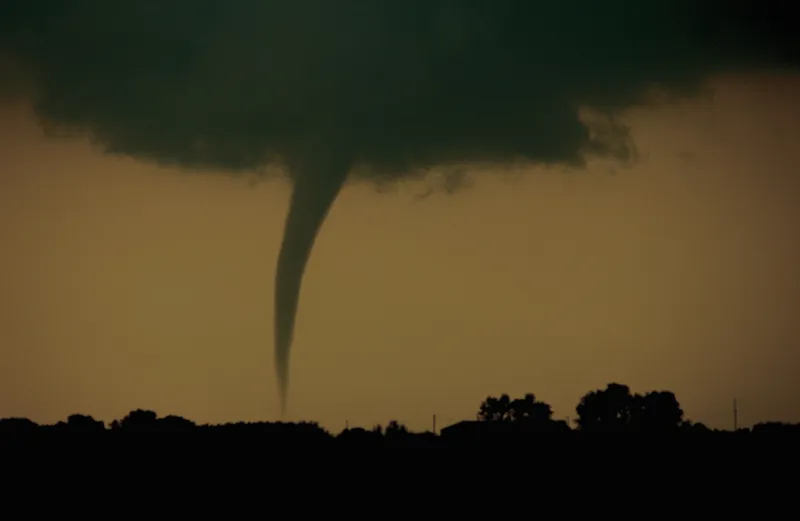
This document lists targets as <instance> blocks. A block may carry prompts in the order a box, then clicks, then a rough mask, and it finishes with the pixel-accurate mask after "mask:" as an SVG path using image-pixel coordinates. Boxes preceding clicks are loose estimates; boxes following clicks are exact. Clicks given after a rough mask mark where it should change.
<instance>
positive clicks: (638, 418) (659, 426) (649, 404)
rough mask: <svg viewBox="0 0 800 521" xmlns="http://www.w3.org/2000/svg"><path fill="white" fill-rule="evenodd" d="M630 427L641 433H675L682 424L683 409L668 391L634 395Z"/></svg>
mask: <svg viewBox="0 0 800 521" xmlns="http://www.w3.org/2000/svg"><path fill="white" fill-rule="evenodd" d="M633 400H634V410H633V416H632V418H631V419H632V423H633V425H632V427H634V428H636V429H637V430H642V431H657V432H666V431H677V430H678V429H680V428H681V425H682V423H683V409H682V408H681V405H680V403H679V402H678V399H677V398H676V397H675V394H674V393H672V392H670V391H651V392H649V393H647V394H645V395H644V396H641V395H638V394H637V395H635V396H634V397H633Z"/></svg>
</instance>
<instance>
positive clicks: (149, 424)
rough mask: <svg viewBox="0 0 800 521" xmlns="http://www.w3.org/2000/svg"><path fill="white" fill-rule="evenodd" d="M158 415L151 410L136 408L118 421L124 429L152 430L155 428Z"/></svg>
mask: <svg viewBox="0 0 800 521" xmlns="http://www.w3.org/2000/svg"><path fill="white" fill-rule="evenodd" d="M157 421H158V415H157V414H156V413H155V412H153V411H148V410H143V409H136V410H135V411H131V412H129V413H128V415H127V416H125V417H124V418H123V419H122V421H121V422H120V427H121V428H122V430H124V431H153V430H156V428H157V423H156V422H157Z"/></svg>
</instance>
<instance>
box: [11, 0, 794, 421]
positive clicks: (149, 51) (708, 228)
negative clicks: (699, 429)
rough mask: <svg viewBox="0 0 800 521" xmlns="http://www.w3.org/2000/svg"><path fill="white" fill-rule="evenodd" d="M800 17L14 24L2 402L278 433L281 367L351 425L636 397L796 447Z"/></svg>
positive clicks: (413, 6) (484, 11)
mask: <svg viewBox="0 0 800 521" xmlns="http://www.w3.org/2000/svg"><path fill="white" fill-rule="evenodd" d="M788 9H789V6H788V3H786V2H783V1H782V0H760V1H759V2H743V3H737V4H735V5H733V4H730V2H726V1H724V0H704V1H702V2H698V1H697V0H670V1H662V2H657V1H654V2H651V3H642V2H638V3H637V2H633V3H632V2H630V1H629V0H605V1H603V2H598V1H597V0H569V1H563V2H555V3H554V2H540V1H533V0H530V1H522V0H497V1H495V2H492V3H490V4H489V3H485V2H480V1H475V0H458V1H454V0H405V1H403V2H384V1H380V0H340V1H338V2H330V1H328V0H291V1H289V0H259V1H255V0H230V1H229V2H218V1H216V0H162V1H160V2H138V1H133V0H130V1H119V2H114V3H109V2H97V1H95V0H73V1H71V2H68V3H64V2H60V1H59V0H3V1H0V103H1V104H2V105H3V107H4V109H3V110H4V111H5V112H6V113H7V114H8V117H7V118H4V119H3V120H2V124H1V125H2V129H0V130H2V132H3V133H4V134H5V135H6V136H7V139H5V140H4V143H3V145H2V146H3V147H4V148H6V149H7V150H6V153H5V154H4V155H3V156H2V157H3V158H2V160H0V161H2V163H0V167H2V168H3V174H2V175H3V178H2V182H3V184H4V185H7V189H5V190H3V198H4V200H5V199H7V201H5V202H6V203H7V204H5V205H4V207H3V211H4V212H9V216H8V219H6V221H5V222H6V223H7V224H5V226H7V227H8V230H7V235H8V237H7V241H4V245H5V244H8V245H9V246H10V247H9V248H7V251H10V252H12V254H11V255H9V256H8V258H7V259H6V260H4V262H8V263H9V266H8V269H7V270H6V273H8V285H9V288H8V289H9V290H8V291H7V292H5V295H7V296H5V297H3V298H7V299H9V300H8V305H7V307H8V308H9V312H8V315H7V318H4V320H7V321H8V327H6V328H4V331H8V336H9V339H10V340H9V342H8V345H10V346H12V347H10V348H9V353H10V354H9V358H10V360H11V363H10V364H7V365H5V366H4V369H3V370H5V371H9V372H10V374H12V375H13V378H12V380H13V382H12V384H13V386H14V387H13V388H14V389H17V390H18V389H22V388H24V385H26V384H24V383H20V382H18V381H17V379H19V378H21V377H22V375H26V374H28V373H29V372H30V373H31V374H34V373H36V372H37V371H45V373H36V374H38V376H37V377H33V378H31V379H29V380H26V382H28V384H27V385H33V387H31V389H35V390H36V393H41V392H44V391H43V389H46V390H47V392H48V393H52V395H50V394H48V397H47V398H40V399H37V401H36V403H37V405H36V406H35V407H34V408H37V407H44V406H45V404H47V405H46V406H47V407H48V408H52V407H55V406H56V404H59V405H58V407H59V409H58V410H61V408H62V407H64V406H65V404H64V403H59V401H60V400H67V399H68V397H71V398H69V399H70V400H73V401H75V402H76V403H77V404H83V406H82V407H84V409H85V407H90V405H89V404H90V403H96V406H97V407H101V406H103V407H112V406H113V407H119V406H120V404H122V403H129V402H131V401H136V404H135V406H136V407H143V406H144V407H151V408H155V409H158V410H159V411H160V412H165V411H163V409H164V408H165V407H166V408H167V409H170V410H171V411H172V412H177V413H179V414H186V415H187V416H190V417H192V418H194V419H197V420H201V421H202V420H203V419H204V418H205V417H216V416H218V415H219V414H226V415H234V417H236V418H237V419H238V418H242V417H265V416H270V415H273V414H274V411H273V410H272V409H271V405H270V404H269V403H270V399H269V397H270V396H271V394H272V393H270V392H269V390H268V389H269V387H265V386H264V382H265V377H266V373H265V372H264V371H263V369H264V368H265V367H267V366H269V365H270V364H269V363H267V362H266V361H265V359H264V358H263V355H264V352H263V349H264V347H265V346H264V343H263V340H264V338H265V337H264V335H265V334H267V335H272V343H273V344H274V357H275V359H274V362H273V364H272V365H273V367H274V369H275V372H276V374H277V376H276V383H277V387H278V389H279V398H280V402H281V403H282V407H281V409H282V410H283V411H284V412H285V410H286V404H287V397H288V396H289V394H288V391H287V389H288V388H289V387H288V384H289V375H290V374H293V375H295V376H296V380H295V383H294V384H293V385H292V388H294V391H293V394H295V395H296V399H297V403H296V405H293V406H292V407H293V409H292V414H294V415H299V416H301V417H316V418H318V419H321V420H323V421H326V422H329V421H330V422H334V421H338V422H340V423H341V422H342V421H343V420H344V419H348V420H352V421H353V422H359V421H364V422H372V421H380V418H376V417H375V415H377V414H381V413H379V412H378V411H384V412H383V413H382V414H390V415H392V416H394V417H396V419H399V420H402V421H405V422H408V423H412V424H413V423H414V422H423V421H424V420H422V418H424V417H426V416H428V415H429V414H431V413H433V412H439V411H440V410H443V411H444V412H442V413H441V414H442V415H443V416H442V418H443V420H444V421H445V422H446V421H447V418H449V417H450V416H449V415H451V414H452V415H453V416H452V417H454V418H455V417H458V416H467V417H469V416H471V415H472V414H471V412H474V409H475V407H476V406H477V404H478V402H479V401H480V399H481V398H482V397H484V396H485V395H486V394H488V393H500V392H505V391H507V392H512V393H522V392H525V391H534V392H536V393H538V394H539V396H540V398H542V399H545V400H547V401H550V402H552V403H553V404H554V405H555V406H556V408H557V410H561V411H563V413H564V414H568V411H570V410H571V408H572V406H573V405H574V404H575V402H576V401H577V399H578V396H579V395H580V393H581V392H585V391H587V390H589V389H590V388H592V387H598V386H602V385H603V384H605V383H608V382H609V381H611V380H617V381H624V382H625V383H627V384H630V385H631V386H632V387H633V388H634V390H642V391H647V390H650V389H651V388H654V387H656V388H660V387H667V388H670V389H672V390H674V391H677V392H678V395H679V396H680V397H681V399H683V400H686V396H685V394H684V393H683V392H682V391H681V390H682V388H685V391H686V392H688V393H690V394H692V396H695V397H696V399H698V400H700V401H701V403H703V404H705V405H704V407H705V409H703V410H702V411H700V410H698V411H700V412H702V415H704V416H703V417H704V418H705V419H707V420H708V421H718V416H719V415H720V414H723V416H724V413H722V412H721V411H724V410H725V409H727V407H720V406H719V404H720V403H729V402H730V400H731V398H732V397H733V396H734V395H737V396H738V394H743V396H742V397H741V400H742V413H743V416H742V418H743V419H744V418H746V414H747V412H746V408H747V405H746V404H747V403H749V402H748V400H750V399H752V400H754V402H753V403H758V407H755V406H754V408H753V409H751V411H758V414H766V415H767V416H766V417H770V418H772V419H779V418H775V417H774V416H775V415H776V414H777V415H783V414H785V411H784V409H783V407H784V406H786V407H789V406H788V405H785V403H786V402H787V400H789V399H788V398H784V397H783V396H777V397H776V396H771V394H770V393H771V392H772V391H771V390H768V389H773V388H774V389H777V387H773V386H775V385H777V384H778V383H779V382H781V381H782V380H781V378H779V377H778V376H779V375H781V374H783V373H782V371H785V370H787V368H793V364H792V360H789V359H781V358H780V357H781V356H783V357H786V356H788V354H790V353H791V352H792V351H791V349H792V348H791V347H790V346H791V344H792V342H793V341H794V339H796V335H793V334H792V333H793V332H792V331H790V330H791V328H792V327H794V326H792V325H790V324H791V321H788V319H789V318H790V314H791V312H790V311H787V310H791V309H795V307H794V306H793V304H795V302H794V301H793V300H792V299H793V298H794V297H796V296H797V291H796V290H797V285H796V284H795V280H794V279H793V278H792V277H793V276H794V275H793V273H792V270H791V269H790V266H793V265H794V264H793V261H794V260H795V259H794V258H793V254H794V253H795V248H796V247H795V245H794V243H793V241H792V240H791V238H792V237H794V234H793V233H792V232H793V231H794V230H790V229H789V227H788V225H787V224H786V223H788V222H795V219H791V217H793V216H792V215H791V214H792V213H794V212H795V210H794V209H793V204H794V201H795V199H794V196H796V195H797V186H798V181H797V180H796V175H794V174H795V172H793V171H792V168H793V166H792V165H794V164H796V162H795V161H792V159H793V158H792V157H791V156H792V155H793V154H794V155H796V153H795V152H793V151H792V150H793V146H790V144H791V145H794V143H796V138H797V131H798V126H797V123H796V121H797V116H798V114H797V105H798V96H797V95H796V94H792V92H796V90H795V91H793V90H792V87H796V86H797V74H798V73H800V40H797V38H796V35H795V31H794V27H791V25H792V24H791V22H790V21H789V20H790V13H789V11H788ZM45 136H48V138H49V139H46V138H45ZM445 167H446V168H445ZM233 173H238V174H244V175H245V178H244V179H243V178H242V177H241V175H240V176H238V177H233V176H231V175H230V174H233ZM256 173H260V174H262V175H261V177H260V180H261V181H264V182H263V183H261V184H257V185H255V186H252V185H251V184H250V182H249V181H252V180H253V179H254V178H255V177H254V176H255V175H256ZM423 173H426V177H422V176H421V174H423ZM265 174H276V175H265ZM431 174H433V176H432V175H431ZM247 177H250V179H247ZM434 178H435V179H436V180H434ZM287 180H288V181H289V182H288V183H286V181H287ZM466 180H468V181H469V182H464V181H466ZM355 181H360V183H356V182H355ZM281 183H283V184H281ZM343 187H344V189H345V190H344V193H342V188H343ZM376 188H380V190H376ZM386 190H388V193H383V194H382V195H381V194H380V193H379V192H382V191H384V192H385V191H386ZM456 193H457V194H456ZM287 195H289V198H288V200H287ZM331 208H333V214H332V215H330V216H329V215H328V213H329V210H330V209H331ZM327 217H330V219H329V221H330V222H327V223H326V222H325V221H326V218H327ZM276 226H277V227H276ZM320 229H322V230H323V233H322V235H321V236H319V237H318V235H319V234H318V231H319V230H320ZM277 236H280V240H279V241H277V244H278V246H277V250H276V249H274V248H275V247H276V246H275V243H276V241H275V240H270V238H275V237H277ZM317 238H319V240H318V241H317V242H318V244H317V245H316V246H315V244H314V243H315V240H317ZM312 252H313V254H312ZM309 258H310V259H311V260H310V264H308V262H309ZM274 259H277V260H274ZM787 259H788V260H787ZM789 261H792V262H789ZM306 269H308V270H309V272H310V273H312V274H313V276H310V280H306V281H305V285H302V284H301V282H302V281H303V276H304V272H305V271H306ZM268 274H271V276H269V275H268ZM270 279H273V280H274V283H272V284H270V282H269V281H270ZM268 295H274V297H273V302H272V303H270V302H269V300H266V301H265V300H264V299H265V298H268ZM301 297H302V298H301ZM298 304H300V315H299V316H298V315H296V311H297V309H298ZM270 317H271V322H272V324H269V319H270ZM296 320H297V322H296ZM2 334H4V335H5V333H2ZM295 343H296V344H297V347H298V352H297V354H293V355H292V356H291V357H290V353H291V352H292V349H291V348H292V346H293V345H294V344H295ZM4 348H5V347H4ZM753 350H756V351H753ZM756 352H757V353H758V357H756V356H755V354H754V353H756ZM290 359H291V360H293V361H292V363H291V366H294V367H292V369H291V370H290V363H289V362H290ZM8 368H10V369H8ZM523 368H524V369H523ZM47 372H50V373H51V374H49V377H47V374H48V373H47ZM517 372H519V374H516V373H517ZM523 372H524V375H523ZM90 375H91V376H90ZM755 375H759V376H758V378H756V376H755ZM103 379H106V380H107V381H105V382H103V381H101V380H103ZM293 379H294V378H293ZM637 379H638V380H637ZM12 380H9V381H12ZM523 381H524V382H525V383H523ZM30 382H34V384H30ZM36 382H38V383H36ZM42 382H47V386H43V385H42ZM57 382H61V383H60V384H57ZM512 382H514V385H520V386H521V387H520V389H519V390H514V389H507V388H506V389H496V388H494V387H496V386H497V385H500V384H502V385H504V386H506V387H508V386H511V385H512ZM581 382H582V383H584V384H585V385H581V386H579V387H577V388H576V384H577V383H581ZM590 382H595V383H590ZM642 386H643V387H645V388H643V389H640V388H641V387H642ZM523 387H524V388H523ZM56 388H58V389H60V390H59V391H57V392H56V391H54V389H56ZM577 389H579V390H577ZM781 389H782V392H783V393H784V396H785V391H786V389H785V388H783V387H782V388H781ZM131 393H132V394H131ZM548 393H552V395H550V394H548ZM569 393H576V394H574V395H573V396H571V397H570V398H567V395H568V394H569ZM33 396H35V393H28V394H25V393H23V394H19V393H16V394H14V395H13V396H12V398H11V399H10V400H11V401H10V405H9V407H18V406H20V404H22V403H23V402H24V403H27V404H28V405H27V407H29V408H30V401H31V400H32V397H33ZM6 399H7V398H6ZM20 400H21V401H20ZM97 400H99V401H97ZM153 400H155V401H163V400H168V401H169V403H165V404H164V407H156V404H150V405H145V404H144V403H143V402H147V401H150V402H152V401H153ZM558 400H563V403H560V402H559V401H558ZM293 401H294V399H293ZM467 402H468V403H469V404H470V405H469V406H467V405H465V404H466V403H467ZM180 404H183V405H184V406H185V407H188V408H189V410H187V409H186V408H185V407H184V409H183V410H182V411H178V410H172V409H173V408H174V407H177V406H178V405H180ZM712 404H716V405H713V406H712ZM684 405H685V408H686V410H687V411H691V408H692V407H697V406H699V405H693V404H692V403H691V402H687V403H685V404H684ZM75 406H76V407H77V405H75ZM78 408H79V409H80V407H78ZM770 408H772V409H774V410H773V411H772V414H768V413H769V412H770V411H768V409H770ZM786 410H793V411H794V410H796V408H790V409H786ZM54 411H55V409H53V410H49V409H48V410H42V412H41V414H52V413H53V412H54ZM223 411H224V413H223ZM83 412H90V411H85V410H84V411H83ZM92 414H96V415H99V414H98V413H92ZM102 414H104V415H105V414H109V412H108V411H105V412H103V413H102ZM751 414H756V413H755V412H751ZM326 415H328V417H325V416H326ZM334 415H335V416H336V417H338V420H335V419H334ZM690 415H691V414H690ZM342 416H344V417H345V418H342ZM351 416H352V418H351ZM709 418H710V419H709Z"/></svg>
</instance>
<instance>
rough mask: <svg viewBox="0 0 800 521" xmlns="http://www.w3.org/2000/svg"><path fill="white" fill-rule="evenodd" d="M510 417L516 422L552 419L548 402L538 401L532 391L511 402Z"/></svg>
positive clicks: (551, 410)
mask: <svg viewBox="0 0 800 521" xmlns="http://www.w3.org/2000/svg"><path fill="white" fill-rule="evenodd" d="M510 408H511V419H512V420H513V421H514V422H516V423H531V422H539V423H541V422H547V421H550V420H552V419H553V408H552V407H550V404H547V403H545V402H540V401H538V400H537V399H536V396H535V395H534V394H533V393H528V394H526V395H525V397H524V398H517V399H515V400H513V401H512V402H511V406H510Z"/></svg>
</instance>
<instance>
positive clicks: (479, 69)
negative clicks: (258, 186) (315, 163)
mask: <svg viewBox="0 0 800 521" xmlns="http://www.w3.org/2000/svg"><path fill="white" fill-rule="evenodd" d="M0 3H2V13H0V19H2V21H1V22H0V24H2V36H0V49H2V50H3V51H5V52H6V53H8V54H9V55H11V56H13V57H14V58H15V59H16V60H17V61H18V62H20V63H21V64H22V65H23V66H25V67H26V68H27V71H28V72H29V73H30V75H31V77H32V79H33V85H35V87H36V98H35V99H36V106H37V110H38V113H39V115H40V116H41V117H42V119H43V120H44V121H45V122H47V123H48V124H52V125H56V126H68V127H70V128H75V129H83V130H85V131H88V132H91V134H92V135H93V137H94V138H95V139H96V140H97V142H99V143H101V144H102V145H104V146H105V147H106V148H107V149H108V150H109V151H111V152H116V153H122V154H129V155H132V156H136V157H140V158H146V159H151V160H154V161H160V162H166V163H178V164H181V165H185V166H190V167H205V166H210V167H214V168H224V169H251V168H257V167H259V166H261V165H263V163H264V162H266V161H269V160H270V159H277V158H279V157H282V158H285V156H288V155H292V154H307V153H309V152H310V151H309V150H308V146H307V143H309V142H313V141H314V140H324V141H325V142H326V143H327V144H328V145H329V146H336V147H340V148H342V149H346V150H347V151H348V153H349V154H350V155H351V157H352V161H353V162H354V163H356V162H360V163H367V164H369V165H372V166H374V167H375V169H374V170H377V171H380V172H383V173H387V172H392V173H397V174H402V173H404V172H407V171H409V170H411V168H412V167H419V166H427V165H430V164H436V163H441V162H445V161H470V160H488V161H495V160H496V161H506V160H508V159H509V158H529V159H531V160H534V161H543V162H567V163H576V164H579V163H580V162H581V160H582V153H583V152H584V151H585V150H586V149H587V146H589V143H588V132H587V129H586V128H585V127H584V126H583V125H582V124H581V123H580V122H579V121H578V119H577V117H576V112H577V108H578V106H579V105H588V106H593V107H596V108H599V109H615V108H619V107H625V106H627V105H629V104H631V103H633V102H635V101H637V97H638V96H639V95H640V94H641V93H642V92H643V90H644V89H645V88H647V87H648V86H649V85H651V84H654V83H657V84H660V85H662V86H664V87H671V88H674V89H680V91H682V92H691V89H693V88H694V87H696V86H697V85H698V84H699V82H700V81H701V80H702V79H703V78H704V77H706V76H707V75H708V74H709V73H712V72H716V71H720V70H725V69H730V68H738V67H744V66H750V65H761V64H770V63H771V62H775V61H776V60H777V59H779V58H780V56H779V53H780V51H781V48H780V47H781V43H782V42H781V40H780V38H781V37H782V36H781V35H780V34H775V25H774V24H775V23H777V21H778V20H780V17H779V16H777V15H776V16H774V18H775V19H774V20H769V19H766V20H764V17H763V16H761V17H759V16H758V13H756V12H754V11H752V10H751V11H746V10H745V9H743V8H742V7H741V6H745V5H747V4H752V5H759V6H761V7H760V8H759V10H760V11H762V12H763V11H765V10H766V8H765V7H764V4H765V3H766V4H769V3H770V2H759V3H758V4H755V3H754V2H743V1H742V0H740V1H739V2H735V1H731V2H722V1H719V0H713V1H709V0H693V1H687V0H662V1H657V0H651V1H650V2H643V1H640V0H630V1H626V0H610V1H609V0H606V1H603V0H583V1H576V0H562V1H558V2H553V1H546V2H545V1H537V0H492V1H484V0H402V1H386V0H336V1H330V0H291V1H290V0H284V1H278V0H224V1H223V0H219V1H211V0H137V1H123V0H3V1H2V2H0ZM773 4H774V5H778V3H777V2H773ZM787 5H788V4H787ZM737 7H738V11H740V12H737V11H735V8H737ZM786 14H787V15H788V11H787V13H786ZM785 19H786V18H784V20H785ZM758 24H760V25H761V26H759V25H758ZM770 24H772V26H771V27H770V26H769V25H770ZM759 31H761V33H763V34H759ZM795 57H796V56H795ZM592 150H593V151H594V152H596V153H606V152H612V153H614V154H616V155H619V154H623V155H624V149H620V148H619V147H618V146H616V147H615V146H614V144H613V143H597V144H596V145H595V146H594V147H593V148H592ZM374 170H373V169H371V171H373V172H374ZM359 171H362V170H359Z"/></svg>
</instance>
